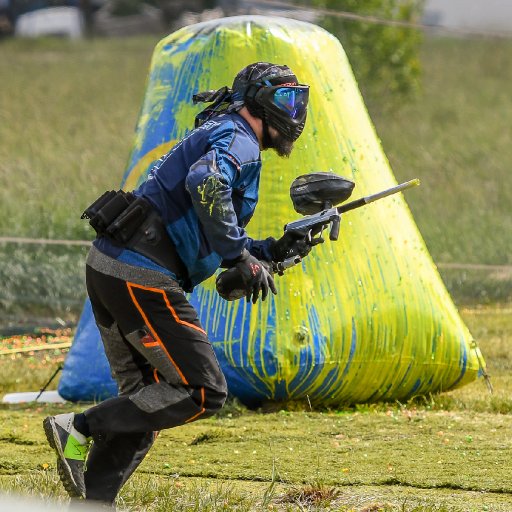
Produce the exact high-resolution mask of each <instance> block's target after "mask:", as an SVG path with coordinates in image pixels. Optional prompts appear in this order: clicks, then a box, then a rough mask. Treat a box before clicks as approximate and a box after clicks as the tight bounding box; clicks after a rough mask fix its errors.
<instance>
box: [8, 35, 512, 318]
mask: <svg viewBox="0 0 512 512" xmlns="http://www.w3.org/2000/svg"><path fill="white" fill-rule="evenodd" d="M156 41H157V38H135V39H121V40H105V39H98V40H87V41H77V42H70V41H65V40H52V39H48V40H39V41H30V40H28V41H22V40H6V41H2V43H1V45H0V51H1V53H2V59H0V76H2V95H0V116H1V119H2V122H1V123H0V141H1V144H0V180H1V182H2V183H3V184H6V185H4V186H3V187H2V188H0V236H30V237H50V238H71V239H84V238H85V239H89V238H91V236H92V233H91V230H90V228H89V227H88V225H87V223H86V222H84V221H81V220H80V214H81V212H82V210H83V208H84V207H85V206H86V205H88V204H89V203H90V202H91V201H92V200H93V199H94V198H95V197H97V196H98V195H99V194H100V193H101V192H103V191H104V190H106V189H108V188H112V187H116V186H117V184H118V183H119V182H120V179H121V176H122V174H123V171H124V167H125V163H126V161H127V158H128V155H129V153H130V150H131V147H132V143H133V139H134V126H135V123H136V121H137V116H138V112H139V109H140V106H141V103H142V98H143V94H144V86H145V80H146V76H147V72H148V69H149V64H150V57H151V54H152V51H153V47H154V45H155V43H156ZM511 50H512V41H506V40H500V41H495V40H483V39H478V40H462V39H456V40H451V39H436V38H426V39H425V42H424V44H423V47H422V51H421V61H422V66H423V80H422V84H423V85H422V90H421V91H420V93H419V95H418V97H417V98H416V99H415V100H413V101H410V102H408V103H405V104H404V105H402V106H401V108H399V109H392V110H390V109H389V108H384V106H382V105H381V106H379V102H378V98H367V100H368V104H370V105H372V112H371V114H372V118H373V120H374V122H375V124H376V127H377V132H378V134H379V136H380V137H381V139H382V143H383V146H384V150H385V152H386V154H387V155H388V157H389V159H390V161H391V164H392V168H393V170H394V171H395V174H396V176H397V178H398V179H399V180H405V179H409V178H412V177H416V176H417V177H420V178H421V180H422V186H421V193H418V194H416V193H415V194H410V195H408V196H407V200H408V201H409V203H410V206H411V209H412V212H413V214H414V217H415V219H416V221H417V224H418V226H419V228H420V231H421V232H422V234H423V236H424V238H425V240H426V242H427V245H428V247H429V249H430V251H431V253H432V255H433V257H434V260H435V261H436V262H460V263H484V264H510V263H512V256H511V252H510V233H511V232H512V216H511V215H510V212H509V209H510V203H511V202H512V201H511V200H512V197H511V192H510V191H511V190H512V178H511V177H510V176H511V175H510V172H509V170H510V168H512V147H511V145H510V144H509V141H508V133H509V120H510V119H511V118H512V96H511V95H510V94H508V84H509V83H510V82H511V81H512V65H511V64H512V51H511ZM10 251H17V252H16V253H15V254H13V253H11V252H10ZM20 252H23V255H20ZM41 252H42V251H41V249H40V248H34V247H32V246H23V247H21V248H19V247H18V248H14V249H13V248H12V247H11V246H7V245H2V246H0V260H1V261H0V264H1V265H0V267H1V268H2V275H0V278H2V279H7V278H5V277H4V276H8V282H9V286H10V291H9V293H7V294H6V292H5V289H4V291H2V292H1V293H0V301H1V302H2V306H3V308H4V311H3V314H4V315H6V314H10V315H11V316H12V315H17V314H20V311H21V308H20V307H19V304H25V310H31V314H32V315H37V316H44V315H46V316H50V315H60V316H63V315H66V314H70V313H71V314H74V315H75V318H76V315H77V314H78V313H79V311H80V304H81V299H82V297H83V292H79V293H77V288H76V286H77V283H79V282H81V280H82V279H83V277H82V267H83V259H80V258H81V257H80V256H78V259H77V250H76V249H69V254H70V256H69V258H66V257H61V256H62V255H58V256H56V255H55V251H54V250H48V251H47V255H45V256H44V257H41ZM36 262H41V264H39V263H36ZM38 267H39V268H38ZM51 268H53V269H54V270H53V273H54V274H55V279H54V280H53V285H54V288H55V289H56V290H58V294H59V297H62V301H61V303H59V301H56V300H55V297H54V296H46V295H45V293H44V291H42V292H41V293H40V296H41V302H42V304H41V305H40V307H39V308H38V307H37V306H35V305H34V306H33V307H32V306H30V303H31V300H30V297H31V296H34V293H33V292H34V290H33V289H31V286H30V284H29V283H28V282H27V281H29V280H30V279H29V278H28V277H27V276H29V275H31V276H32V280H33V282H37V281H43V280H44V277H43V276H44V274H45V273H47V272H48V269H51ZM51 272H52V270H50V273H51ZM441 273H442V276H443V278H444V279H445V282H446V283H447V285H448V287H449V290H450V291H451V292H452V293H453V294H454V297H455V299H456V301H457V302H458V303H459V304H461V303H469V302H473V303H475V302H493V301H507V300H510V299H511V295H512V276H511V272H510V271H508V272H500V273H497V272H487V271H466V270H462V271H459V270H443V269H441ZM54 295H55V294H54ZM36 296H37V295H36ZM16 297H18V298H16ZM27 304H29V306H30V307H27V306H26V305H27Z"/></svg>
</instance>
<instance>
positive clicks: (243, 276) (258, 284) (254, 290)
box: [215, 250, 277, 304]
mask: <svg viewBox="0 0 512 512" xmlns="http://www.w3.org/2000/svg"><path fill="white" fill-rule="evenodd" d="M228 266H229V267H230V268H229V269H228V270H225V271H224V272H222V273H221V274H219V275H218V276H217V280H216V282H215V285H216V287H217V292H218V293H219V295H220V296H221V297H222V298H223V299H225V300H237V299H241V298H242V297H244V296H245V297H246V298H247V302H249V301H250V300H251V298H252V303H253V304H255V303H256V301H257V300H258V296H259V294H260V291H261V300H265V299H266V298H267V295H268V290H269V289H270V290H271V291H272V293H273V294H274V295H276V294H277V289H276V285H275V283H274V278H273V277H272V272H271V270H270V266H269V265H267V264H265V263H264V262H261V261H260V260H258V259H257V258H255V257H254V256H252V255H251V254H250V253H249V251H247V250H244V252H243V253H242V256H240V258H238V259H237V260H235V261H233V262H230V263H228Z"/></svg>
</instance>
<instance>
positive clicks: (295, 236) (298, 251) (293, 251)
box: [270, 231, 324, 263]
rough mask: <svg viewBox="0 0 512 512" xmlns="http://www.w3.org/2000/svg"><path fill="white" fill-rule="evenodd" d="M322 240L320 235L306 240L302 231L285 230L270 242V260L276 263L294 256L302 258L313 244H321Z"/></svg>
mask: <svg viewBox="0 0 512 512" xmlns="http://www.w3.org/2000/svg"><path fill="white" fill-rule="evenodd" d="M323 241H324V240H323V238H321V237H318V238H313V239H310V240H308V239H307V238H306V237H305V236H304V235H303V234H302V233H298V232H296V231H286V232H285V234H284V235H283V236H282V237H281V238H279V240H274V241H273V242H271V243H270V254H271V255H272V261H274V262H275V263H278V262H280V261H285V260H286V259H288V258H293V257H294V256H300V257H301V258H304V257H305V256H307V255H308V254H309V253H310V251H311V248H312V247H313V246H315V245H317V244H321V243H322V242H323Z"/></svg>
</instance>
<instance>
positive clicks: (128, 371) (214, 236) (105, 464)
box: [43, 62, 311, 504]
mask: <svg viewBox="0 0 512 512" xmlns="http://www.w3.org/2000/svg"><path fill="white" fill-rule="evenodd" d="M308 94H309V87H308V86H307V85H301V84H299V82H298V80H297V77H296V76H295V75H294V74H293V72H292V71H291V70H290V69H289V68H288V67H287V66H281V65H275V64H271V63H267V62H257V63H255V64H252V65H250V66H247V67H246V68H244V69H242V70H241V71H240V72H239V73H238V75H237V76H236V77H235V79H234V82H233V86H232V89H229V88H227V87H223V88H222V89H219V90H218V91H208V92H205V93H201V94H198V95H196V96H194V101H196V102H198V101H201V102H209V103H211V104H210V105H209V106H207V107H206V108H205V109H204V110H203V111H202V112H201V113H200V114H199V115H198V116H197V118H196V127H195V129H194V130H192V131H191V132H190V133H189V134H188V135H187V136H186V137H185V138H184V139H182V140H181V141H180V142H179V143H177V144H176V145H175V146H174V148H173V149H172V150H171V151H169V152H168V153H167V154H166V155H165V156H163V157H162V158H161V159H160V160H159V161H158V162H157V163H156V164H155V165H154V167H153V168H152V169H151V171H150V173H149V176H148V178H147V180H146V181H145V182H144V183H143V184H142V185H140V187H139V188H137V189H136V190H135V191H133V192H122V191H118V192H114V191H111V192H106V193H105V194H103V196H101V197H100V198H99V199H98V200H97V201H95V202H94V203H93V204H92V205H91V206H90V207H89V208H88V209H87V210H86V211H85V212H84V216H85V217H86V218H89V219H90V223H91V225H92V226H93V227H94V228H95V229H96V231H97V234H98V236H97V238H96V240H95V241H94V243H93V247H92V248H91V250H90V253H89V255H88V258H87V267H86V282H87V291H88V295H89V298H90V300H91V304H92V308H93V312H94V317H95V320H96V323H97V325H98V329H99V331H100V334H101V338H102V340H103V344H104V347H105V353H106V355H107V358H108V360H109V364H110V367H111V371H112V375H113V377H114V379H115V380H116V382H117V384H118V389H119V394H118V396H117V397H115V398H111V399H108V400H105V401H104V402H101V403H99V404H98V405H95V406H93V407H91V408H89V409H87V410H85V411H84V412H83V413H69V414H59V415H56V416H49V417H47V418H46V419H45V420H44V423H43V425H44V430H45V433H46V436H47V439H48V442H49V444H50V445H51V447H52V448H53V449H54V450H55V452H56V453H57V469H58V472H59V476H60V479H61V481H62V483H63V485H64V487H65V489H66V490H67V491H68V493H69V494H70V495H71V496H72V497H83V498H85V499H87V500H98V501H101V502H104V503H107V504H113V503H114V500H115V498H116V496H117V494H118V492H119V490H120V488H121V487H122V485H123V484H124V483H125V482H126V481H127V479H128V478H129V477H130V475H131V474H132V473H133V471H134V470H135V469H136V467H137V466H138V465H139V464H140V462H141V461H142V459H143V458H144V456H145V455H146V453H147V452H148V450H149V449H150V447H151V445H152V443H153V441H154V439H155V436H156V433H157V432H158V431H160V430H162V429H165V428H172V427H175V426H178V425H183V424H185V423H188V422H191V421H195V420H198V419H202V418H206V417H208V416H211V415H212V414H214V413H215V412H216V411H218V410H219V409H220V408H221V407H222V406H223V404H224V401H225V399H226V396H227V387H226V381H225V379H224V376H223V374H222V371H221V370H220V368H219V364H218V362H217V359H216V357H215V354H214V352H213V349H212V346H211V344H210V342H209V341H208V337H207V334H206V332H205V331H204V329H203V327H202V326H201V324H200V322H199V318H198V314H197V312H196V311H195V310H194V308H193V307H192V305H191V304H190V303H189V302H188V301H187V299H186V296H185V293H184V291H191V290H192V289H193V287H194V286H196V285H198V284H199V283H201V282H202V281H204V280H205V279H207V278H208V277H210V276H212V275H213V274H214V273H215V271H216V270H217V269H218V268H219V267H223V268H225V269H227V270H225V271H224V272H223V273H222V274H221V276H222V275H225V276H226V279H219V278H217V290H218V291H219V293H220V294H221V296H222V297H224V298H226V299H234V298H240V297H241V296H245V297H246V298H247V300H252V302H253V303H254V302H256V301H257V299H258V298H259V295H260V293H261V299H262V300H265V297H266V296H267V294H268V293H269V291H271V292H272V293H274V294H276V293H277V291H276V288H275V285H274V281H273V278H272V272H271V270H269V267H268V266H267V265H266V264H265V262H271V261H273V262H279V261H283V260H284V258H286V257H287V256H290V254H299V255H300V256H305V255H306V254H307V253H308V252H309V250H310V249H311V247H310V243H309V242H308V241H307V240H306V239H304V238H296V237H294V236H289V235H286V234H285V235H283V237H282V238H280V239H278V240H275V239H274V238H267V239H265V240H253V239H251V238H249V237H248V236H247V234H246V232H245V230H244V227H245V226H246V224H247V223H248V222H249V220H250V219H251V217H252V215H253V213H254V209H255V207H256V203H257V200H258V185H259V180H260V171H261V159H260V151H261V150H267V149H274V150H275V151H276V152H277V154H278V155H279V156H282V157H287V156H289V155H290V152H291V151H292V147H293V143H294V141H295V140H296V139H297V138H298V137H299V136H300V134H301V133H302V130H303V128H304V123H305V121H306V110H307V103H308ZM262 262H263V263H262ZM240 290H241V293H240ZM90 441H92V444H90ZM89 446H90V448H89ZM86 459H87V469H86V470H85V462H86Z"/></svg>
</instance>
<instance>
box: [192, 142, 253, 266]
mask: <svg viewBox="0 0 512 512" xmlns="http://www.w3.org/2000/svg"><path fill="white" fill-rule="evenodd" d="M239 172H240V163H239V162H238V161H237V159H236V157H235V156H234V155H233V154H231V153H230V152H229V151H227V150H226V149H225V148H224V147H223V145H221V144H213V145H212V147H211V149H210V150H209V151H208V152H207V153H206V154H205V155H203V156H202V157H201V158H200V159H199V160H198V161H197V162H195V163H194V164H193V165H192V166H191V168H190V172H189V173H188V176H187V178H186V190H187V191H188V193H189V194H190V197H191V199H192V204H193V206H194V210H195V212H196V214H197V216H198V218H199V221H200V222H201V224H202V227H203V232H204V235H205V236H206V238H207V240H208V242H209V244H210V246H211V247H212V249H213V250H214V251H215V252H216V253H217V254H219V256H220V257H221V258H222V259H223V260H234V259H236V258H238V257H239V256H240V255H241V254H242V252H243V250H244V248H245V246H246V244H247V234H246V232H245V230H244V229H243V228H241V227H240V226H239V225H238V219H237V216H236V213H235V210H234V207H233V202H232V185H233V182H234V181H235V179H236V178H237V175H238V173H239Z"/></svg>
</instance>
